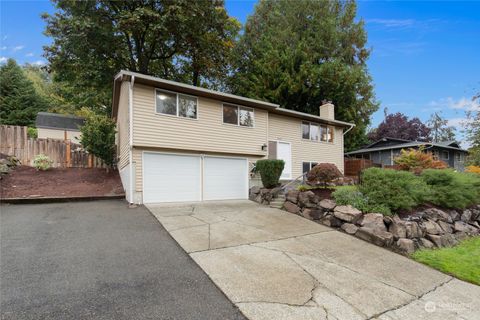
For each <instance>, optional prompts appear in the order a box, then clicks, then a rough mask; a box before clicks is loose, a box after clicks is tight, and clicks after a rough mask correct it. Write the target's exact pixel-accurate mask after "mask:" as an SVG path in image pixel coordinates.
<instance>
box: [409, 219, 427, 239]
mask: <svg viewBox="0 0 480 320" xmlns="http://www.w3.org/2000/svg"><path fill="white" fill-rule="evenodd" d="M405 231H406V233H407V238H409V239H415V238H421V237H423V236H424V233H423V231H422V229H421V228H420V227H419V226H418V223H416V222H415V221H405Z"/></svg>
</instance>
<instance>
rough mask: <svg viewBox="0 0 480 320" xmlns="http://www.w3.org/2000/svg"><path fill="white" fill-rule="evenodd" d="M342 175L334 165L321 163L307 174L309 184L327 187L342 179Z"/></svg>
mask: <svg viewBox="0 0 480 320" xmlns="http://www.w3.org/2000/svg"><path fill="white" fill-rule="evenodd" d="M342 176H343V175H342V173H341V172H340V170H338V168H337V166H336V165H334V164H333V163H319V164H317V165H316V166H315V167H313V168H312V170H310V171H309V172H308V173H307V181H308V183H309V184H312V185H318V184H320V183H321V184H323V187H324V188H326V187H327V183H328V182H331V181H333V180H335V179H338V178H340V177H342Z"/></svg>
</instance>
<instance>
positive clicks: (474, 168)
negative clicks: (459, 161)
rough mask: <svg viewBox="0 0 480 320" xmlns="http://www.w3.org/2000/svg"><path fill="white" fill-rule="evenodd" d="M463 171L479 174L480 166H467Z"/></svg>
mask: <svg viewBox="0 0 480 320" xmlns="http://www.w3.org/2000/svg"><path fill="white" fill-rule="evenodd" d="M465 172H469V173H476V174H480V166H468V167H467V168H466V170H465Z"/></svg>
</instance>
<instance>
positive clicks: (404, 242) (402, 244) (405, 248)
mask: <svg viewBox="0 0 480 320" xmlns="http://www.w3.org/2000/svg"><path fill="white" fill-rule="evenodd" d="M397 247H398V249H399V250H400V251H402V252H403V253H406V254H411V253H413V252H415V243H414V242H413V240H411V239H405V238H400V239H398V241H397Z"/></svg>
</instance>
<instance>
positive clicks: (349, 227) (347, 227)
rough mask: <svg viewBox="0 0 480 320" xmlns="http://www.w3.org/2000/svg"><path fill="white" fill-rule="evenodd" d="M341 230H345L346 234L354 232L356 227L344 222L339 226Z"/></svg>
mask: <svg viewBox="0 0 480 320" xmlns="http://www.w3.org/2000/svg"><path fill="white" fill-rule="evenodd" d="M340 229H342V230H343V231H345V232H346V233H348V234H355V233H356V232H357V230H358V227H357V226H356V225H354V224H352V223H344V224H342V226H341V227H340Z"/></svg>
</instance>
